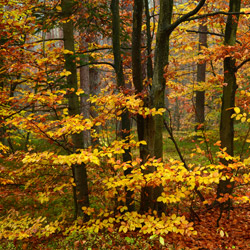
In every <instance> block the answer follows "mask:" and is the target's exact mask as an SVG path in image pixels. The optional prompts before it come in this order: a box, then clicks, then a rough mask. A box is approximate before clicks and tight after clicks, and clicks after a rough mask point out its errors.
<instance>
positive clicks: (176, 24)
mask: <svg viewBox="0 0 250 250" xmlns="http://www.w3.org/2000/svg"><path fill="white" fill-rule="evenodd" d="M205 2H206V0H201V1H200V2H199V4H198V5H197V6H196V7H195V8H194V9H193V10H192V11H190V12H188V13H187V14H184V15H183V16H182V17H180V18H179V19H177V20H176V21H175V22H174V23H172V24H171V25H169V26H167V27H166V28H165V29H164V32H166V33H168V34H170V33H171V32H172V31H173V30H174V29H175V28H176V27H177V26H179V25H180V24H181V23H183V22H186V21H188V19H189V18H190V17H191V16H193V15H195V14H196V13H197V12H198V11H199V10H200V9H201V8H202V6H203V5H204V4H205Z"/></svg>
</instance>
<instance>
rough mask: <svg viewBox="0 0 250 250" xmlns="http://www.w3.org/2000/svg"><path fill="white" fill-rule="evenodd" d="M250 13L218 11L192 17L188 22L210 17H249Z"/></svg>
mask: <svg viewBox="0 0 250 250" xmlns="http://www.w3.org/2000/svg"><path fill="white" fill-rule="evenodd" d="M249 14H250V13H248V12H225V11H217V12H213V13H207V14H203V15H199V16H195V17H190V18H188V19H187V20H186V21H191V20H196V19H202V18H205V17H209V16H216V15H226V16H229V15H249Z"/></svg>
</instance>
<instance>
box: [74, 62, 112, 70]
mask: <svg viewBox="0 0 250 250" xmlns="http://www.w3.org/2000/svg"><path fill="white" fill-rule="evenodd" d="M98 64H99V65H102V64H106V65H110V66H112V67H113V68H114V69H115V65H114V64H113V63H109V62H88V63H85V64H82V65H79V66H77V68H81V67H84V66H88V65H98Z"/></svg>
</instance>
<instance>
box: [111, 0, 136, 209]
mask: <svg viewBox="0 0 250 250" xmlns="http://www.w3.org/2000/svg"><path fill="white" fill-rule="evenodd" d="M111 11H112V43H113V54H114V64H115V72H116V80H117V86H118V88H119V89H120V91H123V90H124V88H125V79H124V74H123V65H122V58H121V45H120V14H119V0H111ZM121 120H122V121H121V122H122V131H121V137H122V139H125V140H127V138H128V136H129V135H130V130H131V127H130V119H129V113H128V111H127V110H126V109H124V110H123V113H122V115H121ZM122 157H123V162H126V161H131V154H130V148H129V149H126V150H125V153H123V155H122ZM131 171H132V169H131V168H128V169H127V170H126V171H124V174H125V175H128V174H130V173H131ZM125 191H126V206H127V207H128V210H129V211H133V210H134V199H133V192H132V191H129V190H127V189H126V190H125Z"/></svg>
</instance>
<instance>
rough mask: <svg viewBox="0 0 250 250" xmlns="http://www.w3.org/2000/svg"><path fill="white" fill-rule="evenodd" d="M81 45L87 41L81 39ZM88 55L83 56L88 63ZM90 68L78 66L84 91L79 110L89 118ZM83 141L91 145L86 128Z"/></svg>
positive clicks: (85, 44)
mask: <svg viewBox="0 0 250 250" xmlns="http://www.w3.org/2000/svg"><path fill="white" fill-rule="evenodd" d="M82 45H83V46H84V47H86V46H87V43H86V42H85V41H84V39H82ZM88 61H89V57H88V56H86V57H85V58H84V63H86V64H87V63H88ZM89 72H90V68H89V65H86V66H83V67H81V68H80V88H81V89H82V90H83V91H84V94H83V95H82V96H81V112H82V114H83V117H84V118H85V119H86V118H89V117H90V103H89V102H88V98H89V94H90V74H89ZM83 141H84V144H85V145H84V146H85V147H89V146H90V145H91V137H90V131H89V130H86V131H84V132H83Z"/></svg>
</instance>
